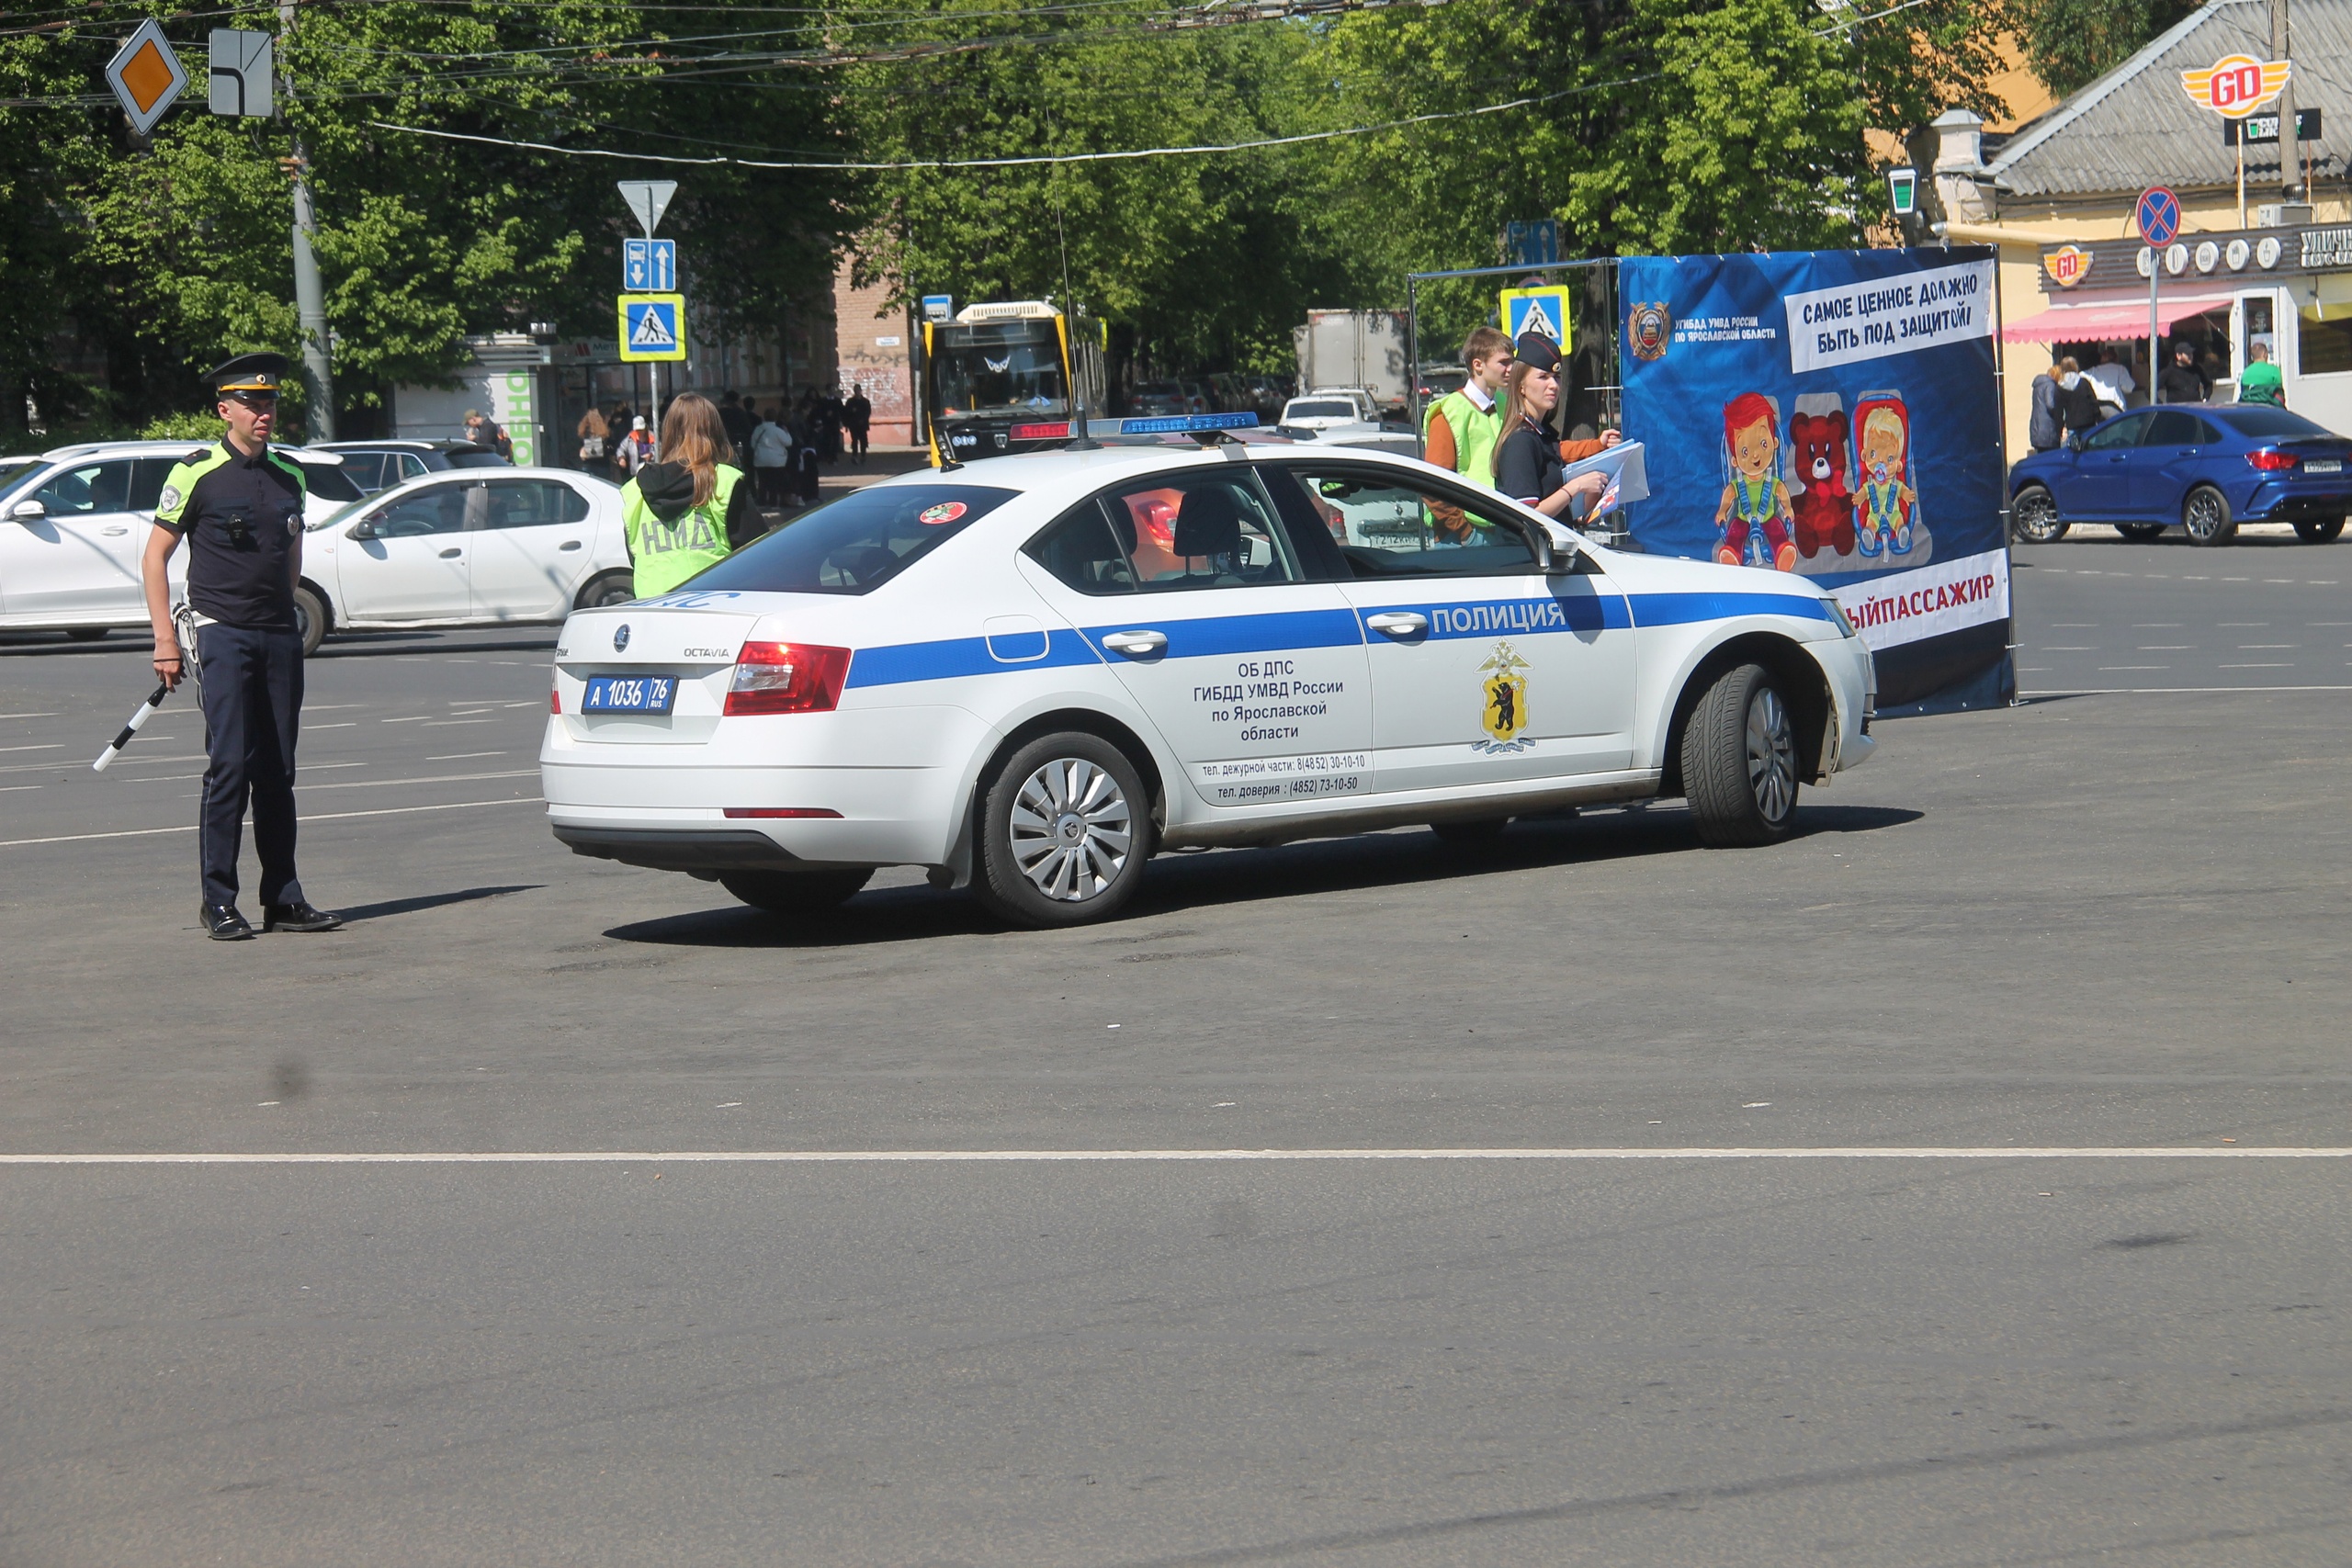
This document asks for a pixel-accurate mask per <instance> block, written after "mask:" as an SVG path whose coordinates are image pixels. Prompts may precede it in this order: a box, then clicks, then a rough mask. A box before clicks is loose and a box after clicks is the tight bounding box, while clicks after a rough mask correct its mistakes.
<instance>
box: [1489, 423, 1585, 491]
mask: <svg viewBox="0 0 2352 1568" xmlns="http://www.w3.org/2000/svg"><path fill="white" fill-rule="evenodd" d="M1565 468H1566V464H1564V463H1562V462H1561V461H1560V443H1559V442H1558V440H1557V439H1555V437H1554V436H1553V434H1552V433H1551V432H1550V431H1548V430H1546V429H1544V427H1543V426H1542V425H1540V424H1530V423H1527V420H1526V418H1525V416H1524V415H1522V416H1521V418H1520V420H1519V423H1517V425H1516V426H1514V427H1513V428H1512V430H1511V433H1510V434H1509V435H1506V436H1504V437H1503V440H1502V445H1501V446H1498V447H1497V448H1496V449H1495V488H1496V489H1497V490H1498V491H1502V492H1503V493H1504V494H1505V495H1507V496H1509V497H1510V498H1511V499H1512V500H1513V501H1523V502H1527V504H1528V505H1530V506H1532V505H1534V504H1535V503H1536V502H1539V501H1542V500H1543V499H1544V497H1546V496H1548V495H1550V494H1551V493H1552V492H1553V491H1555V490H1558V489H1559V488H1560V487H1561V486H1562V485H1563V484H1565V483H1566V482H1567V479H1566V474H1565V472H1564V471H1563V470H1564V469H1565Z"/></svg>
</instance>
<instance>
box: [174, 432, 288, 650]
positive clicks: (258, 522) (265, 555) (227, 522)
mask: <svg viewBox="0 0 2352 1568" xmlns="http://www.w3.org/2000/svg"><path fill="white" fill-rule="evenodd" d="M155 522H156V525H157V526H159V527H164V528H169V529H171V530H172V531H173V532H174V533H175V534H180V535H183V536H186V537H187V543H188V563H187V602H188V603H189V604H191V605H193V606H195V608H196V610H197V612H198V614H199V615H209V616H210V617H211V618H212V619H214V620H216V621H220V622H222V623H224V624H226V625H229V626H248V627H252V628H254V629H257V630H267V631H291V630H293V629H294V627H295V625H296V622H295V619H294V584H293V577H292V566H293V562H292V558H291V557H292V552H293V549H294V547H295V542H296V541H297V540H298V539H300V537H301V532H302V476H301V471H300V469H299V468H296V466H295V465H294V463H293V461H292V460H291V459H289V458H286V457H277V456H276V455H275V454H273V453H272V452H270V450H269V449H268V448H267V447H264V448H263V449H262V452H261V454H260V455H259V456H258V457H245V456H243V454H241V453H239V452H238V450H237V449H236V448H235V447H233V446H230V445H229V444H228V443H227V442H225V441H223V442H220V443H219V444H217V445H216V446H213V447H211V448H210V449H209V450H207V451H202V452H194V453H190V454H189V455H188V457H187V458H186V459H185V460H184V461H183V462H182V463H181V464H180V466H179V467H177V468H174V469H173V470H172V475H171V478H170V479H168V480H167V481H165V483H164V493H163V495H162V496H161V497H160V498H159V504H158V505H157V507H156V510H155Z"/></svg>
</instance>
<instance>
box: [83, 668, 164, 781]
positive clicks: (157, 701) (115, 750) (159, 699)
mask: <svg viewBox="0 0 2352 1568" xmlns="http://www.w3.org/2000/svg"><path fill="white" fill-rule="evenodd" d="M171 694H172V688H171V685H170V683H169V682H163V681H158V682H155V694H154V695H153V696H151V697H149V698H148V699H147V700H146V701H145V702H144V703H141V705H140V707H139V711H138V712H137V713H135V714H132V715H131V716H130V723H129V724H126V725H124V726H123V727H122V733H121V734H119V735H118V736H116V737H115V738H114V739H113V740H112V741H111V742H109V743H108V744H107V749H106V750H103V751H101V752H99V753H98V760H97V761H95V762H93V763H91V764H90V771H91V772H92V773H105V772H106V771H107V763H108V762H111V761H114V760H115V759H116V758H117V757H119V756H121V755H122V749H123V748H124V747H126V746H128V745H130V738H131V737H132V736H134V735H136V734H138V733H139V728H140V726H141V725H143V724H145V723H146V722H147V721H148V720H149V719H151V718H153V717H154V716H155V713H156V710H157V709H159V708H161V707H162V706H163V705H164V698H165V697H168V696H170V695H171Z"/></svg>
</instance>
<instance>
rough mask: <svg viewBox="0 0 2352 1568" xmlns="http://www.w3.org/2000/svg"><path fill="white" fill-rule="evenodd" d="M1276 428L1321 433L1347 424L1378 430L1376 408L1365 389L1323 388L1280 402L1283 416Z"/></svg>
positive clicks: (1296, 431) (1378, 416)
mask: <svg viewBox="0 0 2352 1568" xmlns="http://www.w3.org/2000/svg"><path fill="white" fill-rule="evenodd" d="M1277 424H1278V428H1280V429H1281V430H1283V431H1284V432H1285V433H1306V432H1311V433H1313V434H1318V435H1319V434H1322V433H1323V432H1325V431H1327V430H1337V429H1340V428H1341V427H1343V426H1350V425H1370V426H1372V427H1373V428H1374V429H1378V428H1379V425H1380V410H1379V409H1378V408H1377V407H1375V406H1374V403H1373V400H1372V394H1371V393H1369V392H1359V391H1354V390H1351V389H1344V388H1340V389H1323V390H1320V391H1314V392H1309V393H1307V394H1306V396H1305V397H1298V398H1293V399H1291V400H1290V401H1288V402H1286V403H1284V404H1283V417H1282V418H1281V420H1280V421H1278V422H1277Z"/></svg>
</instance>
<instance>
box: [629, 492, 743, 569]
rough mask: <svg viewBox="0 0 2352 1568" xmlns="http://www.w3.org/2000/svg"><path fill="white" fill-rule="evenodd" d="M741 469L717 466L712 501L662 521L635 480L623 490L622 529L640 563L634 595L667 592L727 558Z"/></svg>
mask: <svg viewBox="0 0 2352 1568" xmlns="http://www.w3.org/2000/svg"><path fill="white" fill-rule="evenodd" d="M742 478H743V471H742V470H741V468H730V467H729V466H728V465H727V464H725V463H721V464H719V465H718V483H717V484H716V485H714V486H713V487H712V488H711V491H710V500H709V501H707V502H705V503H704V504H702V505H700V506H696V507H693V508H691V509H689V510H687V511H685V512H684V513H680V514H679V515H678V516H676V517H675V518H673V519H672V520H671V521H669V522H667V523H664V522H662V519H660V518H659V517H656V516H654V515H653V509H652V508H651V507H650V506H648V505H646V504H645V497H644V496H642V495H640V494H639V493H638V489H637V481H636V480H635V479H631V480H629V481H628V483H627V484H625V485H623V486H622V487H621V528H622V530H623V532H624V533H626V534H627V535H628V553H629V558H630V559H631V560H633V561H635V562H636V563H637V578H636V581H635V583H634V584H633V591H634V592H636V594H637V596H638V597H639V598H640V599H650V598H652V597H653V596H654V595H656V594H659V593H667V592H670V590H672V589H673V588H675V587H676V586H678V584H680V583H681V582H684V581H685V580H686V579H688V578H689V577H692V576H694V575H695V573H696V572H698V571H700V570H703V569H704V568H705V567H708V566H712V565H715V564H717V563H718V562H719V561H722V560H725V559H726V558H727V557H728V553H729V547H728V544H727V503H728V502H729V501H730V500H732V499H733V498H734V495H735V487H736V485H737V484H738V483H740V482H741V479H742Z"/></svg>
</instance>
